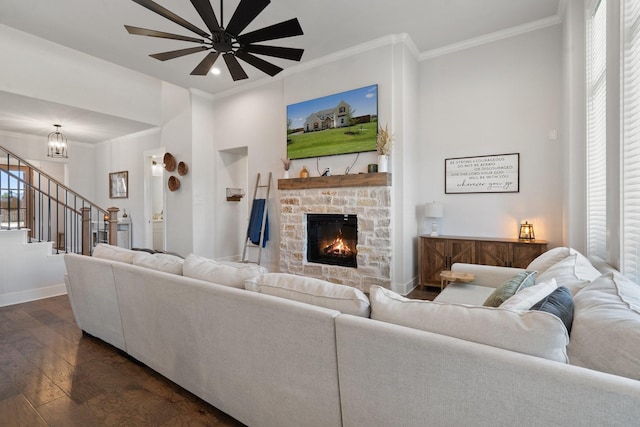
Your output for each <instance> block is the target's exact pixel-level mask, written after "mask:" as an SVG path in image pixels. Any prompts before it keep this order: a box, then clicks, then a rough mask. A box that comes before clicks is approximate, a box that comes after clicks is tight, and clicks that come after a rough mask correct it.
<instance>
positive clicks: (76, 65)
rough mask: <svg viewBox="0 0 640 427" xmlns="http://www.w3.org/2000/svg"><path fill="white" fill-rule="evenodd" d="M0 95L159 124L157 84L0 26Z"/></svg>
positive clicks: (101, 61)
mask: <svg viewBox="0 0 640 427" xmlns="http://www.w3.org/2000/svg"><path fill="white" fill-rule="evenodd" d="M0 56H1V57H2V67H0V90H2V91H6V92H10V93H15V94H19V95H24V96H29V97H32V98H36V99H45V100H47V101H51V102H56V103H58V104H64V105H71V106H74V107H77V108H83V109H87V110H90V111H96V112H100V113H104V114H110V115H113V116H117V117H123V118H126V119H130V120H137V121H141V122H144V123H151V124H160V123H161V110H160V105H161V104H160V90H161V82H160V80H158V79H156V78H153V77H150V76H146V75H144V74H141V73H138V72H136V71H132V70H129V69H127V68H123V67H120V66H118V65H115V64H112V63H110V62H107V61H103V60H101V59H98V58H95V57H92V56H89V55H87V54H84V53H81V52H78V51H75V50H73V49H69V48H67V47H64V46H61V45H58V44H55V43H52V42H50V41H47V40H44V39H41V38H38V37H35V36H32V35H30V34H27V33H23V32H21V31H18V30H16V29H13V28H11V27H7V26H5V25H0Z"/></svg>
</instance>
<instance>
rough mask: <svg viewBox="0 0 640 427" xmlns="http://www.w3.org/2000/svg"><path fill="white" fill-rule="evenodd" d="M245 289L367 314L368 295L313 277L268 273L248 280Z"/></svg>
mask: <svg viewBox="0 0 640 427" xmlns="http://www.w3.org/2000/svg"><path fill="white" fill-rule="evenodd" d="M244 286H245V289H247V290H250V291H254V292H260V293H263V294H268V295H273V296H277V297H281V298H286V299H290V300H293V301H298V302H304V303H306V304H312V305H317V306H320V307H325V308H330V309H332V310H337V311H339V312H340V313H345V314H352V315H354V316H362V317H369V312H370V308H369V299H368V298H367V296H366V295H365V294H364V293H363V292H362V291H360V290H359V289H356V288H353V287H351V286H345V285H339V284H336V283H331V282H326V281H324V280H320V279H315V278H312V277H305V276H296V275H294V274H286V273H269V274H264V275H262V276H258V277H254V278H251V279H249V280H247V281H246V282H245V284H244Z"/></svg>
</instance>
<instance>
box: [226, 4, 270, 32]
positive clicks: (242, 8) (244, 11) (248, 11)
mask: <svg viewBox="0 0 640 427" xmlns="http://www.w3.org/2000/svg"><path fill="white" fill-rule="evenodd" d="M269 3H271V1H270V0H240V4H239V5H238V7H237V8H236V11H235V12H233V16H232V17H231V20H230V21H229V24H228V25H227V28H226V31H227V33H229V34H231V35H232V36H236V37H237V36H238V35H239V34H240V33H241V32H242V31H243V30H244V29H245V28H247V25H249V24H250V23H251V21H253V20H254V19H255V18H256V16H258V15H259V14H260V12H262V11H263V10H264V8H265V7H267V6H268V5H269Z"/></svg>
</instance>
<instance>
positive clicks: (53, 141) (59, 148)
mask: <svg viewBox="0 0 640 427" xmlns="http://www.w3.org/2000/svg"><path fill="white" fill-rule="evenodd" d="M53 126H54V127H55V128H56V130H54V131H53V132H51V133H50V134H49V138H48V142H47V157H59V158H67V157H69V156H68V154H67V148H68V147H67V137H66V136H64V134H63V133H62V132H60V128H61V127H62V126H61V125H53Z"/></svg>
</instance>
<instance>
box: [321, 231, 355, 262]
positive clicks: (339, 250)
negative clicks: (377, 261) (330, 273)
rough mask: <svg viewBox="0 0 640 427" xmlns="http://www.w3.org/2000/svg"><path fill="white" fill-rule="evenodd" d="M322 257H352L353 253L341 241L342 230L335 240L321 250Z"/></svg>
mask: <svg viewBox="0 0 640 427" xmlns="http://www.w3.org/2000/svg"><path fill="white" fill-rule="evenodd" d="M322 253H323V254H324V255H332V256H340V257H350V256H353V254H354V252H353V250H352V249H351V248H350V247H349V245H348V244H347V243H346V242H345V241H344V240H343V239H342V230H340V233H339V234H338V236H337V237H336V239H335V240H334V241H333V242H331V244H329V245H327V246H325V248H324V249H323V250H322Z"/></svg>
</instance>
